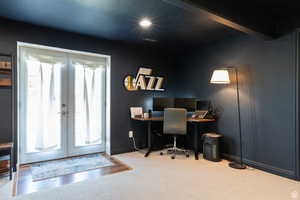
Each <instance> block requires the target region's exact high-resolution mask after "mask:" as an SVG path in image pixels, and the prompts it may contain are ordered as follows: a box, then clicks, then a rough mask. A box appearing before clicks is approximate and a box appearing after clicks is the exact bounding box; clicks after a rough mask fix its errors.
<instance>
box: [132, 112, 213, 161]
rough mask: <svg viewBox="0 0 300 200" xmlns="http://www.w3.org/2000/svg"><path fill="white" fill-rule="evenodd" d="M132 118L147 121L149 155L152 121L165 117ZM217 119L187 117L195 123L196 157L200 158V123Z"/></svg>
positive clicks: (190, 121)
mask: <svg viewBox="0 0 300 200" xmlns="http://www.w3.org/2000/svg"><path fill="white" fill-rule="evenodd" d="M132 120H136V121H143V122H147V125H148V128H147V129H148V130H147V134H148V151H147V153H146V154H145V157H148V156H149V154H150V153H151V151H152V131H151V125H152V122H155V121H157V122H159V121H163V120H164V118H163V117H151V118H132ZM215 121H216V120H215V119H197V118H187V122H188V123H192V124H193V125H194V152H195V159H196V160H198V159H199V156H198V155H199V152H198V146H199V145H198V140H199V138H198V137H199V132H198V125H199V124H202V123H208V122H215Z"/></svg>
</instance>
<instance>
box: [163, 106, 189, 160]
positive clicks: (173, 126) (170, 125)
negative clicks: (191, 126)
mask: <svg viewBox="0 0 300 200" xmlns="http://www.w3.org/2000/svg"><path fill="white" fill-rule="evenodd" d="M186 121H187V111H186V109H183V108H166V109H165V110H164V124H163V129H164V130H163V131H164V134H170V135H173V138H174V143H173V147H171V148H169V149H168V150H167V153H170V154H172V156H171V158H172V159H175V156H176V153H179V152H183V153H184V154H185V155H186V156H187V157H189V152H188V151H187V150H184V149H180V148H178V147H177V144H176V140H177V136H178V135H186V134H187V122H186ZM163 154H164V153H163V152H161V153H160V155H163Z"/></svg>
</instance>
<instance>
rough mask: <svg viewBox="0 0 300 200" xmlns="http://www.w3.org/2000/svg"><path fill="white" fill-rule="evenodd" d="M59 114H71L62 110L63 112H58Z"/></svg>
mask: <svg viewBox="0 0 300 200" xmlns="http://www.w3.org/2000/svg"><path fill="white" fill-rule="evenodd" d="M58 114H61V115H63V116H65V115H67V114H69V112H67V111H62V112H58Z"/></svg>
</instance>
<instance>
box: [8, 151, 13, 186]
mask: <svg viewBox="0 0 300 200" xmlns="http://www.w3.org/2000/svg"><path fill="white" fill-rule="evenodd" d="M13 153H14V152H13V147H12V148H11V149H10V155H9V158H10V160H9V180H11V179H12V172H13Z"/></svg>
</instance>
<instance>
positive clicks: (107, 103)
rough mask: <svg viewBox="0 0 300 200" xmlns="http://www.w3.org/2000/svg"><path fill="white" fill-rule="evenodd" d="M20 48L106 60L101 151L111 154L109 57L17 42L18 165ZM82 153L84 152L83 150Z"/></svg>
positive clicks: (19, 155)
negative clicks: (104, 116) (103, 127)
mask: <svg viewBox="0 0 300 200" xmlns="http://www.w3.org/2000/svg"><path fill="white" fill-rule="evenodd" d="M20 47H31V48H39V49H46V50H54V51H60V52H62V53H71V54H80V55H86V56H94V57H101V58H105V59H106V62H107V64H106V91H105V93H106V101H105V115H106V123H105V129H106V131H105V149H102V150H103V151H105V152H106V153H107V154H109V155H110V154H111V142H110V138H111V137H110V95H111V91H110V90H111V84H110V80H111V56H109V55H103V54H96V53H89V52H83V51H76V50H69V49H63V48H57V47H49V46H44V45H37V44H31V43H24V42H19V41H18V42H17V80H18V81H17V83H18V85H17V105H18V106H17V126H18V129H17V130H18V132H17V135H18V137H17V139H18V161H17V162H18V163H21V159H20V157H21V151H20V145H21V142H20V141H21V140H20V139H21V135H22V131H24V130H21V129H20V128H19V126H20V118H21V117H22V116H20V112H19V110H20V105H21V104H20V89H21V86H20V81H19V80H20V73H21V72H22V70H21V68H20ZM83 153H84V150H83Z"/></svg>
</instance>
